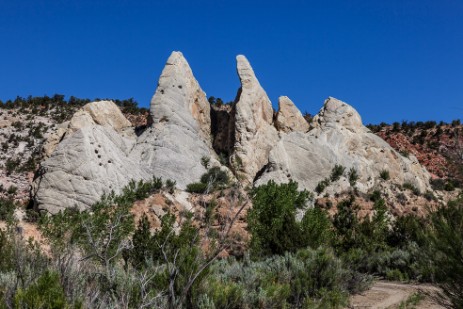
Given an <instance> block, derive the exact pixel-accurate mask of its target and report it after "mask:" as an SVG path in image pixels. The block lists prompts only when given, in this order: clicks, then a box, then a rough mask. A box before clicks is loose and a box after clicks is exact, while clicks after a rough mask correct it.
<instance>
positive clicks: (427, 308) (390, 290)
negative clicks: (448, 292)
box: [348, 281, 444, 309]
mask: <svg viewBox="0 0 463 309" xmlns="http://www.w3.org/2000/svg"><path fill="white" fill-rule="evenodd" d="M436 291H438V289H437V288H436V287H434V286H431V285H425V284H419V285H414V284H403V283H396V282H388V281H377V282H375V283H374V284H373V286H372V287H371V289H369V290H367V291H365V292H363V293H361V294H357V295H353V296H352V297H351V299H350V304H351V305H350V306H349V307H348V308H349V309H354V308H355V309H360V308H362V309H367V308H368V309H383V308H384V309H385V308H391V309H392V308H399V306H400V305H401V304H402V303H403V302H405V301H406V300H407V299H408V298H409V297H410V296H412V295H413V294H414V293H419V294H421V295H423V296H424V298H423V299H422V300H421V301H420V302H419V303H418V304H417V305H415V306H409V307H405V308H416V309H441V308H444V307H442V306H440V305H438V304H437V303H436V302H435V301H433V300H432V297H431V296H429V295H432V294H433V293H434V292H436Z"/></svg>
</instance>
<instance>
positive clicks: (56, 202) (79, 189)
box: [32, 125, 151, 213]
mask: <svg viewBox="0 0 463 309" xmlns="http://www.w3.org/2000/svg"><path fill="white" fill-rule="evenodd" d="M132 146H133V145H132V144H131V143H129V142H128V141H127V139H125V138H123V137H121V135H120V134H118V133H117V132H116V131H115V130H113V129H112V128H107V127H103V126H100V125H88V126H84V127H82V128H80V129H79V130H77V131H76V132H74V133H73V134H72V135H71V136H70V137H68V138H65V139H64V140H63V141H62V142H61V143H59V145H58V147H57V148H56V150H55V151H54V152H53V153H52V155H51V157H50V158H48V159H47V160H45V161H44V162H43V163H42V164H41V170H42V172H43V174H42V175H40V176H39V177H37V178H36V180H35V181H34V183H33V185H32V194H33V197H34V199H35V202H36V203H37V206H38V208H39V209H44V210H47V211H48V212H50V213H56V212H58V211H60V210H63V209H65V208H69V207H77V208H78V209H80V210H82V209H85V208H87V207H88V206H90V205H92V204H94V203H95V202H97V201H98V200H99V199H100V198H101V196H102V195H103V194H105V193H106V194H107V193H109V192H111V190H114V191H115V192H116V193H120V191H121V189H122V188H123V187H125V186H126V185H127V184H128V183H129V181H130V180H132V179H135V180H139V179H145V180H148V179H150V178H151V176H150V175H149V173H147V172H146V171H145V170H144V169H141V168H140V166H139V165H138V162H133V161H131V159H130V158H129V153H130V150H131V147H132Z"/></svg>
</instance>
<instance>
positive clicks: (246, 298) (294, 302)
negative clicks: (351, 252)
mask: <svg viewBox="0 0 463 309" xmlns="http://www.w3.org/2000/svg"><path fill="white" fill-rule="evenodd" d="M351 277H352V274H351V271H350V270H348V269H346V268H344V266H343V264H342V262H341V261H340V260H339V259H338V258H336V257H335V255H334V253H333V251H332V250H330V249H327V248H323V247H320V248H318V249H303V250H300V251H297V252H295V253H289V252H287V253H285V254H284V255H281V256H272V257H267V258H265V259H263V260H259V261H252V260H250V259H249V258H248V257H245V258H244V260H242V261H236V260H234V259H227V260H222V261H219V262H218V263H216V264H215V265H214V266H213V267H212V269H211V272H210V276H208V278H207V279H206V280H205V284H204V285H203V287H202V288H201V290H200V292H201V293H202V295H201V296H200V297H199V300H200V301H202V303H209V304H214V307H213V308H217V309H219V308H343V307H345V306H346V305H347V301H348V293H349V292H350V290H349V280H350V278H351ZM363 288H364V287H363ZM206 300H207V301H206ZM205 308H206V307H205Z"/></svg>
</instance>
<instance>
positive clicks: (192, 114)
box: [0, 52, 462, 213]
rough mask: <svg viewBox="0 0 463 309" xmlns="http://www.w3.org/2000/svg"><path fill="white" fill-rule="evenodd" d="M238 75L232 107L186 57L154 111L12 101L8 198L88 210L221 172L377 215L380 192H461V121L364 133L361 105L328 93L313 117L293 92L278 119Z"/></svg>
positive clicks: (395, 202)
mask: <svg viewBox="0 0 463 309" xmlns="http://www.w3.org/2000/svg"><path fill="white" fill-rule="evenodd" d="M237 73H238V77H239V80H240V82H241V87H240V89H238V91H237V96H236V99H235V101H234V102H231V104H226V105H224V104H222V102H221V100H220V99H218V100H216V99H212V100H211V99H209V100H207V98H206V94H205V93H204V91H203V90H202V89H201V87H200V85H199V82H198V81H197V80H196V79H195V77H194V75H193V72H192V70H191V68H190V66H189V65H188V62H187V61H186V59H185V58H184V57H183V55H182V54H181V53H179V52H173V53H172V55H171V56H170V57H169V59H168V60H167V63H166V66H165V68H164V70H163V71H162V73H161V76H160V78H159V82H158V87H157V89H156V91H155V94H154V96H153V99H152V101H151V106H150V111H149V112H147V111H143V110H138V109H136V104H134V102H133V101H131V100H125V101H111V100H96V101H94V102H89V100H78V99H76V98H73V97H71V99H70V100H69V102H66V101H64V98H63V97H62V96H54V97H52V98H47V97H45V98H41V99H39V98H27V99H21V98H18V99H16V100H15V101H8V102H5V103H4V104H2V109H1V112H0V113H1V115H0V117H2V118H1V119H2V122H1V125H0V138H1V139H2V140H1V142H2V149H3V154H2V157H1V158H0V159H1V164H2V170H1V178H0V180H1V183H2V194H3V196H4V197H5V196H10V197H11V196H16V198H17V199H21V200H27V199H28V198H29V196H30V198H31V201H32V204H33V205H34V206H33V207H34V208H35V209H39V210H46V211H48V212H51V213H55V212H57V211H59V210H61V209H64V208H68V207H75V206H77V207H78V208H80V209H85V208H87V207H88V206H90V205H91V204H93V203H94V202H96V201H97V200H98V199H99V198H100V197H101V195H103V194H105V193H109V192H110V191H115V192H119V191H120V190H121V189H122V188H123V187H124V186H126V185H127V184H128V183H129V182H130V181H131V180H137V181H138V180H145V181H148V180H150V179H152V177H154V176H155V177H161V178H162V179H164V180H171V181H172V183H175V185H176V187H177V188H178V189H179V190H180V191H184V190H187V188H188V186H189V185H190V184H194V183H199V181H200V179H201V177H202V175H204V174H205V173H206V172H207V170H208V169H209V168H211V167H216V168H218V169H219V170H221V171H223V172H225V173H227V174H228V175H229V177H230V179H234V181H237V182H239V183H240V184H241V185H242V186H243V187H246V186H255V185H260V184H263V183H266V182H267V181H269V180H273V181H275V182H277V183H284V182H288V181H296V182H298V183H299V188H300V189H306V190H308V191H309V192H312V193H313V197H314V199H313V201H315V203H318V204H319V205H324V206H326V207H329V205H330V204H333V203H335V202H336V200H337V199H339V198H340V197H341V196H343V194H347V193H349V194H350V193H351V192H355V194H356V195H357V196H359V197H360V199H362V198H363V200H364V201H365V209H366V210H368V209H369V208H370V206H371V205H370V204H372V203H371V201H370V198H369V196H370V195H371V194H372V193H373V192H377V191H381V192H382V193H383V194H386V195H387V200H388V203H389V207H390V208H391V209H393V210H395V212H396V213H404V212H408V211H412V208H416V207H417V206H416V205H418V207H422V208H424V207H425V206H426V205H427V204H429V203H431V204H432V203H435V202H436V201H437V200H438V198H440V199H445V194H444V193H439V192H436V191H434V189H438V190H442V189H448V190H450V189H451V188H450V187H452V186H453V187H455V186H459V181H458V180H459V179H461V176H460V175H461V174H462V173H461V152H459V151H461V149H460V148H461V147H460V145H461V137H460V132H461V126H460V125H459V124H458V123H454V124H452V125H447V124H439V125H438V124H435V123H434V124H433V125H432V126H431V125H430V124H429V123H426V125H425V124H423V125H419V124H414V125H411V124H406V123H404V124H402V125H397V124H394V125H392V126H388V125H380V126H369V127H368V128H367V127H365V126H364V125H363V124H362V120H361V117H360V115H359V114H358V113H357V112H356V111H355V109H354V108H353V107H352V106H350V105H348V104H347V103H344V102H342V101H340V100H337V99H335V98H331V97H330V98H328V99H327V100H326V101H325V102H324V104H323V106H322V108H321V109H320V112H319V113H318V114H317V115H315V116H314V117H313V119H312V118H311V117H307V115H305V116H303V115H302V114H301V112H300V111H299V110H298V109H297V107H296V105H295V104H294V103H293V102H292V101H291V100H290V99H289V98H288V97H286V96H282V97H280V98H279V101H278V106H279V108H278V111H274V110H273V108H272V104H271V102H270V100H269V98H268V96H267V94H266V92H265V90H264V89H263V88H262V86H261V85H260V83H259V81H258V79H257V77H256V74H255V73H254V71H253V69H252V67H251V65H250V63H249V61H248V60H247V59H246V58H245V57H244V56H238V57H237ZM219 100H220V101H219ZM205 160H206V161H207V166H206V165H205V164H204V162H205ZM38 163H40V164H38ZM459 164H460V165H459ZM34 172H35V178H34ZM430 182H431V183H433V184H434V187H432V186H431V185H430ZM31 184H32V186H30V185H31ZM30 187H32V189H30ZM414 211H416V210H414Z"/></svg>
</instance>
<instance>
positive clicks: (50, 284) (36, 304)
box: [14, 271, 68, 309]
mask: <svg viewBox="0 0 463 309" xmlns="http://www.w3.org/2000/svg"><path fill="white" fill-rule="evenodd" d="M14 304H15V307H16V308H44V309H58V308H66V307H68V306H67V303H66V297H65V295H64V291H63V287H62V286H61V284H60V281H59V276H58V274H57V273H54V272H50V271H46V272H45V273H44V274H43V275H42V276H40V278H39V279H38V280H37V282H36V283H34V284H32V285H30V286H29V287H27V288H26V289H25V290H21V289H20V290H19V291H18V292H17V293H16V295H15V298H14Z"/></svg>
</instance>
